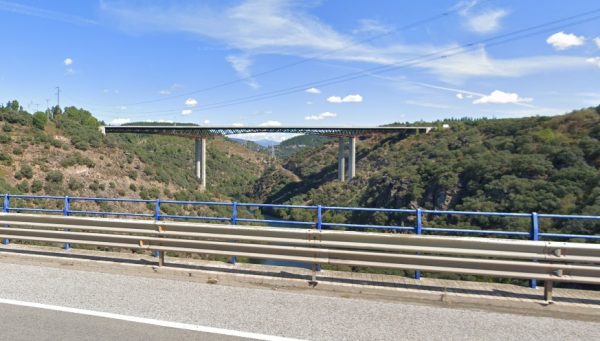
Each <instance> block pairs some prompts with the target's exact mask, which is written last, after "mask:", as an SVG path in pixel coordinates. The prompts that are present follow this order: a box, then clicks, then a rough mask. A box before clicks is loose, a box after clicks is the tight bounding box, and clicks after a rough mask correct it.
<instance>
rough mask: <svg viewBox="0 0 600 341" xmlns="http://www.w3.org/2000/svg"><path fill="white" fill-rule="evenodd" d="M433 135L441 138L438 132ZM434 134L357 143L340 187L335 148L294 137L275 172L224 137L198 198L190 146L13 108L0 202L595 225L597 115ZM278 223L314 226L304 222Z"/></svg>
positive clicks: (390, 220) (454, 126)
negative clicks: (462, 213)
mask: <svg viewBox="0 0 600 341" xmlns="http://www.w3.org/2000/svg"><path fill="white" fill-rule="evenodd" d="M443 124H449V126H450V128H449V129H441V126H442V125H443ZM433 125H436V126H438V129H435V130H433V131H432V132H431V133H429V134H427V135H423V134H422V135H418V136H411V137H409V138H406V139H402V138H400V137H397V136H379V137H371V138H366V139H361V140H360V141H359V142H358V144H357V176H356V178H354V179H352V180H351V181H350V182H340V181H337V180H336V179H337V152H338V147H337V141H336V140H331V139H326V138H314V137H302V138H299V137H298V138H294V139H293V140H292V141H291V142H287V143H285V142H284V143H283V144H282V145H284V146H286V145H288V146H296V145H299V144H302V145H305V147H299V148H297V151H295V152H293V153H290V154H291V155H290V156H289V157H287V158H283V159H281V158H279V159H278V160H277V161H274V160H271V159H270V157H269V155H268V154H267V153H264V152H255V151H252V150H250V149H248V148H246V147H245V146H244V145H240V144H239V143H234V142H232V141H229V140H228V139H226V138H214V139H210V140H209V142H208V143H209V147H208V149H207V150H208V159H207V162H208V177H209V178H208V188H207V191H206V192H201V191H199V190H198V187H197V181H196V180H195V179H194V176H193V154H192V153H193V141H191V140H189V139H185V138H178V137H167V136H139V135H133V134H122V135H121V134H117V135H109V136H104V135H102V134H101V133H100V132H99V130H98V127H99V126H100V122H98V120H97V119H96V118H94V117H93V116H92V114H91V113H89V112H87V111H85V110H82V109H78V108H74V107H67V108H65V109H64V112H63V111H62V110H61V109H59V108H54V109H53V110H52V111H51V112H49V113H44V112H38V113H35V114H33V115H31V114H29V113H27V112H25V111H23V110H22V108H21V107H20V106H19V104H18V102H16V101H11V102H9V103H8V104H7V105H6V106H0V127H1V128H0V129H1V131H0V192H3V193H6V192H8V193H31V194H55V195H65V194H68V195H71V196H102V197H141V198H148V199H154V198H158V197H160V198H162V199H178V200H202V201H204V200H217V201H229V200H237V201H253V202H269V203H292V204H315V205H316V204H322V205H335V206H363V207H387V208H416V207H422V208H428V209H451V210H475V211H502V212H534V211H535V212H552V213H565V214H593V215H600V172H599V168H600V108H588V109H583V110H578V111H575V112H572V113H569V114H566V115H563V116H555V117H528V118H518V119H479V120H472V119H456V120H447V121H443V122H436V123H433ZM310 146H312V147H310ZM56 205H59V203H56ZM105 208H106V207H105ZM132 209H133V208H132ZM139 209H144V207H141V208H139ZM177 209H179V210H181V209H184V208H175V207H169V205H165V207H163V210H164V211H165V212H166V213H181V212H177V211H173V210H177ZM185 209H187V210H191V211H190V212H196V213H199V214H200V213H202V214H213V213H215V212H212V211H210V210H209V209H207V208H185ZM194 210H195V211H194ZM198 210H207V211H206V212H201V211H198ZM271 213H274V212H271ZM278 214H280V215H282V216H285V217H291V218H294V219H313V218H314V217H312V216H310V214H309V213H308V212H306V211H302V212H296V211H291V212H279V213H278ZM325 218H326V219H327V220H328V221H334V222H349V221H352V222H354V223H360V222H369V223H377V224H397V225H403V224H407V225H410V224H412V223H413V221H412V220H411V219H413V218H412V217H409V216H402V215H392V216H386V215H381V214H379V215H372V214H358V213H353V214H351V213H335V214H334V213H332V212H327V213H326V215H325ZM434 221H435V223H436V225H444V224H447V225H460V226H465V227H468V226H483V227H492V226H493V227H495V228H502V227H510V228H514V229H524V230H525V229H527V228H528V221H526V219H524V220H523V221H516V220H510V221H509V220H507V219H502V218H494V219H492V218H486V219H484V218H469V219H467V218H465V219H458V218H456V217H454V218H448V217H444V216H438V217H433V216H428V217H426V222H427V223H431V222H434ZM544 224H545V225H544V228H546V229H562V230H564V229H568V230H569V231H572V232H586V231H591V229H593V228H595V227H594V226H595V225H594V224H592V223H586V222H577V223H573V222H569V223H552V222H549V221H545V222H544Z"/></svg>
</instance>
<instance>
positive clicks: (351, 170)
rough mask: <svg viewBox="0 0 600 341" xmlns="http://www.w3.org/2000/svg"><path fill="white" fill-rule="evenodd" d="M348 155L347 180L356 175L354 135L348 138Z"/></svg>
mask: <svg viewBox="0 0 600 341" xmlns="http://www.w3.org/2000/svg"><path fill="white" fill-rule="evenodd" d="M348 153H349V154H350V155H349V156H348V180H351V179H352V178H354V176H355V175H356V136H352V137H351V138H350V145H349V151H348Z"/></svg>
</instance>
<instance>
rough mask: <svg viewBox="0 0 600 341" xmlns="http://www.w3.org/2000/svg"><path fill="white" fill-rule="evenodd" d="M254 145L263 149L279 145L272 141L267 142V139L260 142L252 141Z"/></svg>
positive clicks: (277, 142)
mask: <svg viewBox="0 0 600 341" xmlns="http://www.w3.org/2000/svg"><path fill="white" fill-rule="evenodd" d="M253 142H254V143H256V144H258V145H261V146H263V147H271V146H277V145H279V143H280V142H279V141H273V140H268V139H262V140H257V141H253Z"/></svg>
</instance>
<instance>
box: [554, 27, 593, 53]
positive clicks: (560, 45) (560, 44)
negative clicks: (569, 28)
mask: <svg viewBox="0 0 600 341" xmlns="http://www.w3.org/2000/svg"><path fill="white" fill-rule="evenodd" d="M546 43H548V44H550V45H552V46H553V47H554V48H555V49H557V50H566V49H568V48H571V47H573V46H580V45H583V44H584V43H585V37H584V36H576V35H574V34H573V33H565V32H562V31H561V32H557V33H554V34H553V35H551V36H550V37H548V39H546Z"/></svg>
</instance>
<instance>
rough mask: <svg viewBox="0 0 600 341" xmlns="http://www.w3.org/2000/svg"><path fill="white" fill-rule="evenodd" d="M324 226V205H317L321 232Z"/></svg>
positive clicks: (318, 228)
mask: <svg viewBox="0 0 600 341" xmlns="http://www.w3.org/2000/svg"><path fill="white" fill-rule="evenodd" d="M322 227H323V206H321V205H318V206H317V231H319V232H321V228H322Z"/></svg>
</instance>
